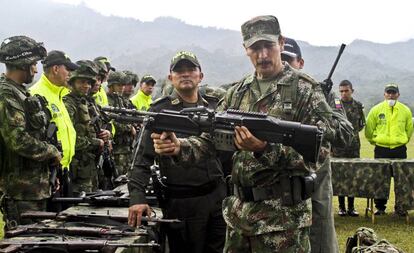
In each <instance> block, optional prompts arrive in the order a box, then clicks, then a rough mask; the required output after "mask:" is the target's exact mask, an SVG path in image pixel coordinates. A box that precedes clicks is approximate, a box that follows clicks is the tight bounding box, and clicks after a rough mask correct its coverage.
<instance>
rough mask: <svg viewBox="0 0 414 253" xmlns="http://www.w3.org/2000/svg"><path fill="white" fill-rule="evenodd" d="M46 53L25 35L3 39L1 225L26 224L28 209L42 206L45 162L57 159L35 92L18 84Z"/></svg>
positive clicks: (45, 187) (45, 196) (46, 172)
mask: <svg viewBox="0 0 414 253" xmlns="http://www.w3.org/2000/svg"><path fill="white" fill-rule="evenodd" d="M45 56H46V49H45V48H44V47H43V44H42V43H38V42H36V41H35V40H33V39H31V38H29V37H26V36H14V37H10V38H7V39H5V40H4V41H3V42H2V43H1V46H0V62H2V63H5V64H6V73H5V74H2V75H1V77H0V166H1V167H0V192H1V193H0V194H1V211H2V213H3V219H4V220H5V224H6V226H5V229H6V230H7V229H10V228H12V227H14V226H16V225H18V224H22V223H27V222H29V221H27V220H23V219H21V217H20V214H21V213H22V212H25V211H28V210H37V211H45V210H46V207H47V200H48V198H49V197H50V196H51V188H50V184H49V180H50V179H49V176H50V175H49V174H50V173H49V167H48V164H50V163H54V164H55V165H57V164H59V163H60V160H61V154H60V152H59V151H58V149H57V148H56V147H54V146H53V145H51V144H48V143H47V142H46V141H45V140H46V137H47V136H46V129H47V127H48V124H49V119H48V117H47V116H46V113H45V112H44V111H43V108H42V106H41V103H40V99H42V98H40V97H31V96H30V94H29V93H28V91H27V90H26V87H25V86H24V84H30V83H31V82H32V81H33V77H34V75H35V74H36V73H37V68H36V63H37V61H39V60H42V59H43V58H44V57H45Z"/></svg>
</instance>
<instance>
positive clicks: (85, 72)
mask: <svg viewBox="0 0 414 253" xmlns="http://www.w3.org/2000/svg"><path fill="white" fill-rule="evenodd" d="M76 64H77V65H79V68H78V69H77V70H75V71H73V72H72V73H71V75H70V79H69V83H71V84H72V83H73V81H74V80H75V79H76V78H85V79H89V80H92V81H94V82H96V76H97V75H98V74H99V69H98V66H97V65H96V64H95V63H94V62H93V61H90V60H80V61H77V62H76Z"/></svg>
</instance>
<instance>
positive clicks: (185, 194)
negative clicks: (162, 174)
mask: <svg viewBox="0 0 414 253" xmlns="http://www.w3.org/2000/svg"><path fill="white" fill-rule="evenodd" d="M219 182H220V180H216V181H211V182H208V183H206V184H203V185H200V186H194V187H190V186H184V187H177V186H167V188H166V189H165V196H166V197H167V198H171V199H185V198H195V197H201V196H205V195H207V194H209V193H211V192H213V191H214V190H215V189H216V188H217V186H218V185H219Z"/></svg>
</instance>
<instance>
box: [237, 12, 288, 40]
mask: <svg viewBox="0 0 414 253" xmlns="http://www.w3.org/2000/svg"><path fill="white" fill-rule="evenodd" d="M241 32H242V36H243V45H244V46H245V47H246V48H248V47H250V46H251V45H253V44H254V43H256V42H258V41H260V40H266V41H271V42H278V39H279V35H280V26H279V21H278V20H277V18H276V17H275V16H272V15H266V16H258V17H255V18H252V19H250V20H249V21H247V22H245V23H244V24H243V25H242V26H241Z"/></svg>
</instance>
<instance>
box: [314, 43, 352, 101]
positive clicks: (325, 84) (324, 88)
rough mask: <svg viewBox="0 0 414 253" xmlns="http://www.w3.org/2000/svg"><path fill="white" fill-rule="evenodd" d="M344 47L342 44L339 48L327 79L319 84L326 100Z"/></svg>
mask: <svg viewBox="0 0 414 253" xmlns="http://www.w3.org/2000/svg"><path fill="white" fill-rule="evenodd" d="M345 47H346V45H345V44H342V45H341V47H340V48H339V52H338V55H337V56H336V59H335V62H334V64H333V65H332V68H331V71H329V75H328V77H327V78H326V79H325V80H324V81H323V82H321V83H320V84H321V87H322V91H323V94H324V95H325V97H326V98H327V99H328V96H329V93H330V92H331V90H332V85H333V82H332V75H333V73H334V71H335V69H336V65H338V61H339V59H340V58H341V55H342V53H343V52H344V50H345Z"/></svg>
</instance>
